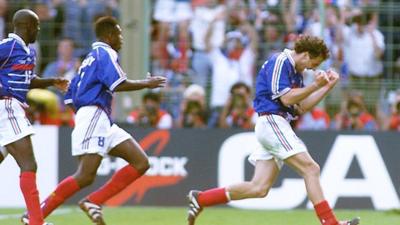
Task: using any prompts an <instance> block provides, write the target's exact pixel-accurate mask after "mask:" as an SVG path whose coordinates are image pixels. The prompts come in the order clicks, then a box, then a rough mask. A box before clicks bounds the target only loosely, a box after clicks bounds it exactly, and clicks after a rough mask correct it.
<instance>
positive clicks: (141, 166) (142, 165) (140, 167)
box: [134, 158, 150, 174]
mask: <svg viewBox="0 0 400 225" xmlns="http://www.w3.org/2000/svg"><path fill="white" fill-rule="evenodd" d="M134 167H135V169H136V170H137V171H138V172H139V173H140V174H144V173H146V171H147V170H148V169H150V163H149V160H148V159H147V158H145V159H144V160H141V161H140V162H137V163H135V165H134Z"/></svg>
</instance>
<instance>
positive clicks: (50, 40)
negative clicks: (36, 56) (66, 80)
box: [34, 1, 61, 71]
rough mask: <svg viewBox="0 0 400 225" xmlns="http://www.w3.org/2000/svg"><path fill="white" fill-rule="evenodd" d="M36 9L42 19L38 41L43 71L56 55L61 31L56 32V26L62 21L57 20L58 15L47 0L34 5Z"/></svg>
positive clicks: (40, 66)
mask: <svg viewBox="0 0 400 225" xmlns="http://www.w3.org/2000/svg"><path fill="white" fill-rule="evenodd" d="M34 11H35V12H36V14H37V15H38V16H39V19H40V35H39V36H38V43H39V46H40V56H41V60H40V65H39V71H43V69H44V68H45V67H46V65H47V64H48V63H49V62H50V61H51V60H53V59H54V58H55V57H56V49H57V48H56V42H55V41H54V40H57V39H58V38H59V35H60V33H56V31H57V29H56V27H57V26H59V25H60V22H61V21H56V18H58V17H56V15H53V14H52V13H51V9H50V6H49V5H48V4H47V3H46V2H41V1H39V2H38V3H36V4H35V6H34Z"/></svg>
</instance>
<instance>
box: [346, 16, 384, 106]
mask: <svg viewBox="0 0 400 225" xmlns="http://www.w3.org/2000/svg"><path fill="white" fill-rule="evenodd" d="M340 23H341V25H340V29H338V39H339V41H340V42H342V43H343V48H344V61H345V63H346V66H347V68H348V71H349V74H350V80H349V82H350V83H349V89H350V90H351V89H354V90H360V91H362V92H363V95H364V98H365V100H366V105H367V107H368V109H369V110H374V107H375V103H376V100H377V99H378V96H379V91H380V79H381V75H382V72H383V63H382V56H383V53H384V49H385V43H384V36H383V34H382V33H381V32H380V31H379V30H378V29H377V28H376V27H377V21H376V15H375V14H374V13H372V12H362V11H360V10H353V16H352V17H351V26H350V27H348V26H346V25H345V11H344V10H343V9H342V10H341V19H340Z"/></svg>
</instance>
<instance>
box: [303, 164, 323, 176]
mask: <svg viewBox="0 0 400 225" xmlns="http://www.w3.org/2000/svg"><path fill="white" fill-rule="evenodd" d="M320 173H321V168H320V167H319V165H318V164H317V163H316V162H310V163H308V164H307V166H306V168H305V175H307V176H313V177H315V176H319V175H320Z"/></svg>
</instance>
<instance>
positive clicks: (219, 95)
mask: <svg viewBox="0 0 400 225" xmlns="http://www.w3.org/2000/svg"><path fill="white" fill-rule="evenodd" d="M221 19H222V18H218V17H217V18H215V19H214V20H213V21H212V22H211V24H210V25H209V27H208V30H207V33H206V36H205V43H206V50H207V52H208V54H209V57H210V60H211V62H212V78H211V96H210V109H211V116H210V120H209V122H208V124H209V126H210V127H214V126H216V125H217V124H218V120H219V114H220V112H221V110H222V108H223V106H224V105H225V103H226V101H227V100H228V97H229V90H230V88H231V86H232V85H233V84H235V83H236V82H238V81H242V82H244V83H246V84H247V85H249V86H253V74H254V65H255V58H256V49H257V42H258V36H257V32H256V31H255V29H254V27H252V26H251V25H250V24H248V23H247V22H244V21H243V20H242V21H241V22H242V23H241V24H240V28H239V30H235V31H231V32H228V33H227V34H226V35H225V41H224V45H223V46H222V47H221V48H217V47H214V46H213V45H212V43H211V37H212V35H213V31H214V29H213V26H214V25H215V23H216V22H217V21H218V20H221Z"/></svg>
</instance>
